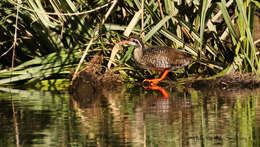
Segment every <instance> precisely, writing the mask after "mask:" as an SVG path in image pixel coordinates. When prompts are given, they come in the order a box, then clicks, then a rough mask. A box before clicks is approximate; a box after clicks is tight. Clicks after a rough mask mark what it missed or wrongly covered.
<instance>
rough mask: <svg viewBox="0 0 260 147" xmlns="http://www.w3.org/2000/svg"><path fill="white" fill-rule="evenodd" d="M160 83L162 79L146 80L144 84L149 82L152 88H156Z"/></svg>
mask: <svg viewBox="0 0 260 147" xmlns="http://www.w3.org/2000/svg"><path fill="white" fill-rule="evenodd" d="M160 81H161V79H144V81H143V82H149V83H150V85H151V86H154V85H156V84H157V83H159V82H160Z"/></svg>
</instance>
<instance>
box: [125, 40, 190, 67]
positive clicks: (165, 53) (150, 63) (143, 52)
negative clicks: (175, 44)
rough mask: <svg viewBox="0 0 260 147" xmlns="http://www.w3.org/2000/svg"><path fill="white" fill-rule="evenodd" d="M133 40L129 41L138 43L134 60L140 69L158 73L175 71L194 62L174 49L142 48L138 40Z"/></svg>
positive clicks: (161, 47)
mask: <svg viewBox="0 0 260 147" xmlns="http://www.w3.org/2000/svg"><path fill="white" fill-rule="evenodd" d="M134 39H135V40H134ZM134 39H130V41H136V42H137V40H138V41H139V42H137V43H136V44H135V46H136V48H135V50H134V59H135V61H136V62H137V63H138V64H139V65H140V66H141V67H142V68H145V69H151V70H158V71H163V70H165V69H170V70H176V69H179V68H182V67H184V66H187V65H189V64H191V63H192V62H193V61H194V60H193V58H192V57H191V56H189V55H187V54H186V53H185V52H182V51H180V50H177V49H175V48H171V47H168V46H151V47H148V48H144V46H143V44H142V42H141V40H140V39H137V38H134ZM133 45H134V44H133Z"/></svg>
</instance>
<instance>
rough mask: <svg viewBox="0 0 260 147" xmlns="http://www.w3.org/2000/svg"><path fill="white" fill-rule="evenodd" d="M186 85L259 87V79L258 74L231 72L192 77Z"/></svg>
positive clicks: (194, 86) (222, 87) (197, 87)
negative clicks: (202, 77)
mask: <svg viewBox="0 0 260 147" xmlns="http://www.w3.org/2000/svg"><path fill="white" fill-rule="evenodd" d="M188 85H190V87H193V88H195V89H213V88H214V89H215V88H218V89H241V88H242V89H244V88H249V89H253V88H259V87H260V79H259V75H257V74H254V73H247V74H239V73H233V74H229V75H225V76H221V77H217V78H214V79H201V80H198V79H194V80H191V81H190V82H188Z"/></svg>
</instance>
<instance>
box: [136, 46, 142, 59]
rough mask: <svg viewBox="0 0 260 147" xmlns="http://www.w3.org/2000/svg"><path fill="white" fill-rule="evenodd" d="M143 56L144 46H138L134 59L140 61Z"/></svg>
mask: <svg viewBox="0 0 260 147" xmlns="http://www.w3.org/2000/svg"><path fill="white" fill-rule="evenodd" d="M142 57H143V47H141V46H138V47H137V48H135V50H134V59H135V60H136V61H137V62H139V63H140V61H141V58H142Z"/></svg>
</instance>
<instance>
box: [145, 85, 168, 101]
mask: <svg viewBox="0 0 260 147" xmlns="http://www.w3.org/2000/svg"><path fill="white" fill-rule="evenodd" d="M144 88H145V89H152V90H159V91H160V92H161V93H162V95H163V97H164V98H169V94H168V92H167V91H166V90H165V89H163V88H161V87H159V86H157V85H152V86H149V87H144Z"/></svg>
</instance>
